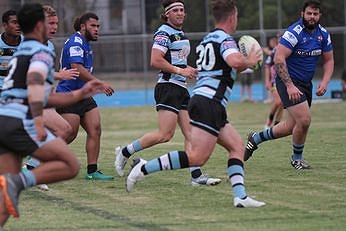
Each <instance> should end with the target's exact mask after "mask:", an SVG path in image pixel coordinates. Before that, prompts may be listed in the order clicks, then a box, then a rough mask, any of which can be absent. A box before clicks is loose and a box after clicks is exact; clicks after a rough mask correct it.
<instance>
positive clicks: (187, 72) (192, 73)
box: [180, 66, 198, 79]
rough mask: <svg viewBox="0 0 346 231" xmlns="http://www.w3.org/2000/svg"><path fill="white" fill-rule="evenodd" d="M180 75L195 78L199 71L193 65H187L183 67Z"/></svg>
mask: <svg viewBox="0 0 346 231" xmlns="http://www.w3.org/2000/svg"><path fill="white" fill-rule="evenodd" d="M180 75H182V76H184V77H186V78H189V79H195V78H197V75H198V71H197V69H195V68H193V67H190V66H187V67H186V68H181V72H180Z"/></svg>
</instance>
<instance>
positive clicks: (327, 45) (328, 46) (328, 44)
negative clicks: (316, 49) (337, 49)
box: [322, 33, 333, 52]
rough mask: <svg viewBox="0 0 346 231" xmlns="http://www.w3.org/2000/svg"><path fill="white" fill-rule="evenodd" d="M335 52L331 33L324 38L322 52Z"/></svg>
mask: <svg viewBox="0 0 346 231" xmlns="http://www.w3.org/2000/svg"><path fill="white" fill-rule="evenodd" d="M332 50H333V44H332V39H331V37H330V34H329V33H326V35H325V36H324V38H323V41H322V51H323V52H329V51H332Z"/></svg>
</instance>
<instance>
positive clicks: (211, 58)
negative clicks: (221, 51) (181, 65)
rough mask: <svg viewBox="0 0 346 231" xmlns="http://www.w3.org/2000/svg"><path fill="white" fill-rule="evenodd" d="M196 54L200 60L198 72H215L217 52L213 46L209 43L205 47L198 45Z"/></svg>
mask: <svg viewBox="0 0 346 231" xmlns="http://www.w3.org/2000/svg"><path fill="white" fill-rule="evenodd" d="M196 53H197V55H198V59H197V61H196V65H197V69H198V71H201V70H205V71H210V70H213V68H214V66H215V52H214V47H213V44H212V43H207V44H205V45H198V46H197V47H196Z"/></svg>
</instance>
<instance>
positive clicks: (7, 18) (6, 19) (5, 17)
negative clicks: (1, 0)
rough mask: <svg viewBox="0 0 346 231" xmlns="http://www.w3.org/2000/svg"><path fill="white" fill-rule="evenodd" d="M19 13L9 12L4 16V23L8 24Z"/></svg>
mask: <svg viewBox="0 0 346 231" xmlns="http://www.w3.org/2000/svg"><path fill="white" fill-rule="evenodd" d="M16 15H17V12H16V11H15V10H8V11H6V12H5V13H3V14H2V23H8V20H10V17H11V16H16Z"/></svg>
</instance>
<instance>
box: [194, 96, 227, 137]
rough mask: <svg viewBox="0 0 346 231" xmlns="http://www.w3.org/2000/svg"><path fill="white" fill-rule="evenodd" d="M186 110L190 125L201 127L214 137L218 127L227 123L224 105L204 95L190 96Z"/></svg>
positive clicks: (217, 132) (218, 130) (217, 133)
mask: <svg viewBox="0 0 346 231" xmlns="http://www.w3.org/2000/svg"><path fill="white" fill-rule="evenodd" d="M188 112H189V116H190V124H191V125H192V126H195V127H198V128H200V129H203V130H205V131H206V132H208V133H210V134H212V135H214V136H216V137H217V136H218V135H219V133H220V129H221V128H223V127H224V126H225V125H226V124H227V123H228V121H227V112H226V109H225V107H224V106H223V105H222V104H221V103H219V102H217V101H215V100H212V99H209V98H207V97H205V96H201V95H194V96H192V98H191V100H190V103H189V106H188Z"/></svg>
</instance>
